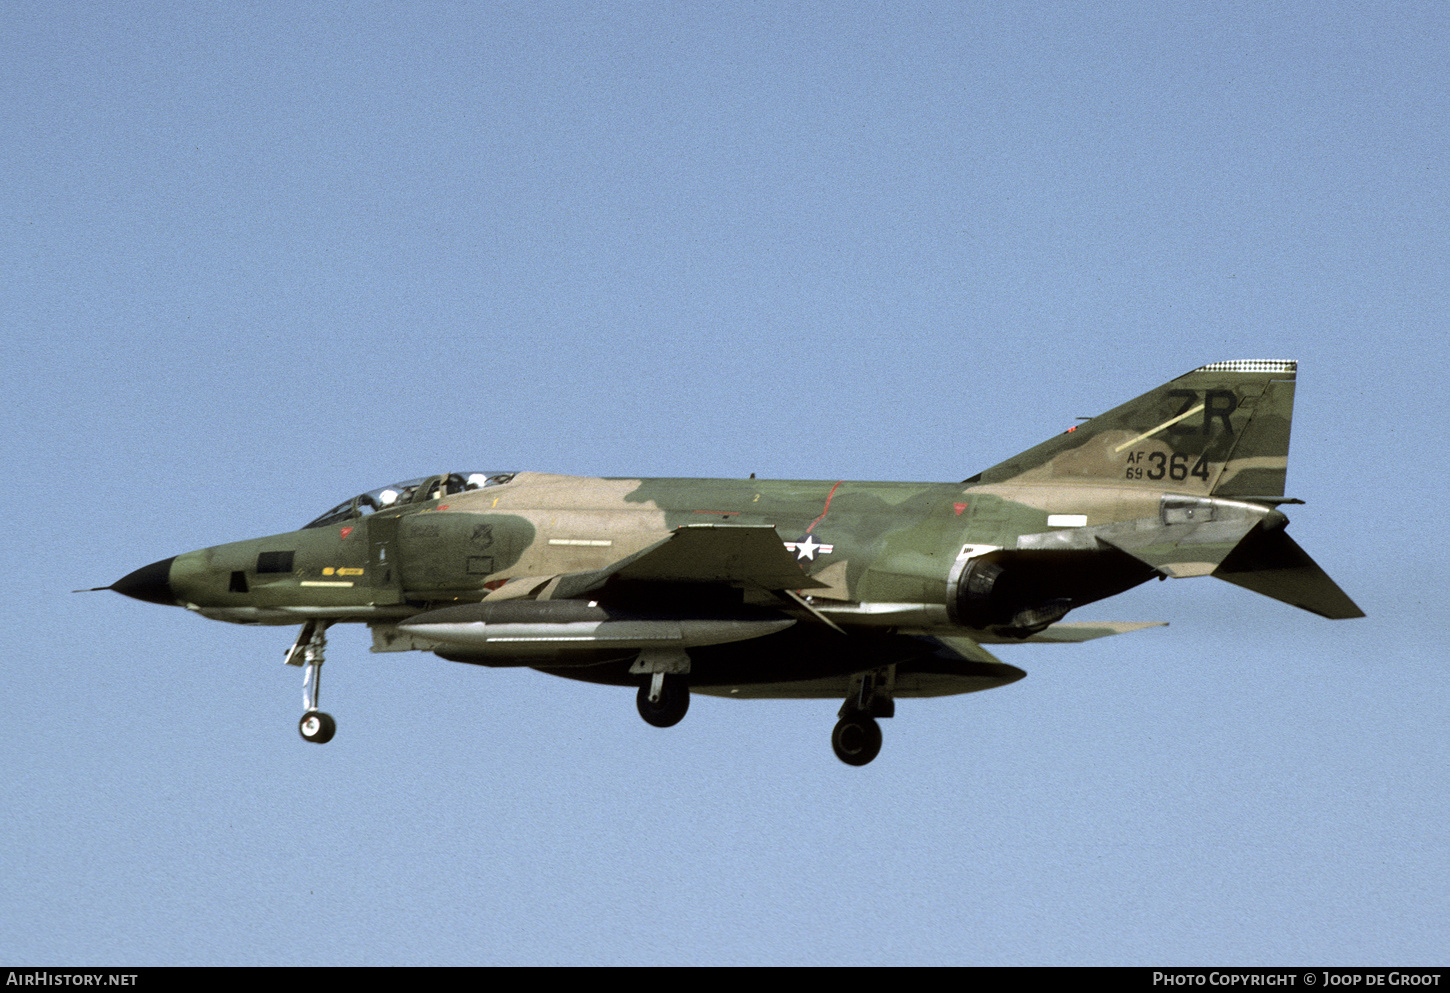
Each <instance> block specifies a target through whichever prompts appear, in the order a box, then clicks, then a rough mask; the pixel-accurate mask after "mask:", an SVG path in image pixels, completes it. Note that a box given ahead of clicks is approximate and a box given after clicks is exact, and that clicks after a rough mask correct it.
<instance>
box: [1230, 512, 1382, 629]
mask: <svg viewBox="0 0 1450 993" xmlns="http://www.w3.org/2000/svg"><path fill="white" fill-rule="evenodd" d="M1213 575H1215V576H1217V577H1218V578H1219V579H1222V580H1226V581H1227V582H1230V583H1233V584H1234V585H1235V586H1242V587H1244V588H1245V589H1249V590H1253V591H1254V592H1255V593H1262V594H1263V595H1264V596H1266V597H1272V598H1273V599H1275V600H1282V601H1283V602H1284V603H1287V604H1292V605H1293V606H1295V607H1299V608H1301V609H1303V610H1307V611H1309V612H1310V613H1313V614H1318V615H1319V616H1320V617H1328V618H1331V619H1333V620H1342V619H1345V618H1350V617H1363V616H1364V611H1362V610H1360V609H1359V607H1358V606H1356V605H1355V602H1354V601H1353V600H1351V599H1350V598H1349V597H1348V596H1347V595H1345V592H1344V591H1343V590H1341V589H1340V588H1339V587H1338V586H1337V585H1336V584H1335V582H1334V580H1332V579H1330V578H1329V575H1328V574H1327V573H1326V572H1325V571H1324V570H1323V569H1321V568H1319V565H1318V564H1317V563H1316V562H1315V561H1314V560H1313V559H1312V558H1310V557H1309V554H1308V553H1307V552H1305V551H1304V549H1302V548H1300V547H1299V546H1298V545H1297V544H1296V543H1295V541H1294V539H1293V538H1291V537H1289V536H1288V535H1287V534H1286V533H1285V532H1284V530H1283V529H1282V528H1276V529H1274V530H1272V531H1265V530H1264V529H1263V528H1256V529H1255V530H1253V531H1250V532H1249V534H1248V535H1247V536H1246V537H1245V538H1244V540H1243V541H1242V542H1240V543H1239V546H1238V547H1237V548H1235V549H1234V550H1233V552H1232V553H1231V554H1230V555H1229V556H1228V557H1227V558H1226V559H1224V560H1223V562H1221V563H1220V564H1219V566H1218V568H1217V569H1215V570H1214V571H1213Z"/></svg>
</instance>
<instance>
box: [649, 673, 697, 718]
mask: <svg viewBox="0 0 1450 993" xmlns="http://www.w3.org/2000/svg"><path fill="white" fill-rule="evenodd" d="M650 678H651V677H649V676H646V677H645V680H644V685H643V686H641V687H640V688H639V695H638V696H636V697H635V705H636V706H637V707H639V716H641V717H643V718H644V719H645V722H646V723H648V724H653V725H654V726H655V727H657V728H668V727H674V726H675V725H676V724H678V723H680V721H682V720H684V717H685V711H687V710H689V709H690V687H689V684H687V683H686V682H685V677H684V676H675V675H667V676H665V683H664V686H662V687H661V688H660V699H659V703H650V699H649V684H650Z"/></svg>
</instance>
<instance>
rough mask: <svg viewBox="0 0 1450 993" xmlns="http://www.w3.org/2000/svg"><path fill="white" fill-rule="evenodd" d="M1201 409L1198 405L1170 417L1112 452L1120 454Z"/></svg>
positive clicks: (1201, 406) (1200, 405)
mask: <svg viewBox="0 0 1450 993" xmlns="http://www.w3.org/2000/svg"><path fill="white" fill-rule="evenodd" d="M1202 409H1203V404H1199V405H1198V406H1197V407H1194V408H1193V409H1192V410H1185V411H1184V412H1183V413H1181V414H1179V415H1178V416H1177V417H1170V418H1169V419H1168V420H1166V421H1164V422H1163V423H1162V424H1160V425H1158V426H1157V427H1156V428H1151V429H1149V430H1147V431H1144V432H1143V433H1142V434H1140V435H1138V437H1136V438H1134V439H1132V440H1131V441H1125V442H1123V443H1122V444H1121V445H1119V446H1118V447H1117V448H1115V449H1113V451H1114V452H1115V453H1116V452H1121V451H1122V450H1123V449H1125V448H1131V447H1132V446H1133V445H1136V444H1137V443H1138V442H1140V441H1142V440H1143V439H1144V438H1151V437H1153V435H1155V434H1157V433H1158V432H1159V431H1162V430H1163V429H1164V428H1171V427H1172V426H1173V425H1175V424H1177V423H1178V422H1179V421H1181V420H1184V419H1186V418H1189V417H1192V416H1193V415H1194V414H1196V413H1198V412H1199V411H1201V410H1202Z"/></svg>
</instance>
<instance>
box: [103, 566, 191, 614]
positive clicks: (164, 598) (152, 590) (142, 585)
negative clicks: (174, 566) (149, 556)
mask: <svg viewBox="0 0 1450 993" xmlns="http://www.w3.org/2000/svg"><path fill="white" fill-rule="evenodd" d="M175 561H176V556H175V555H173V556H171V558H169V559H162V560H161V561H160V562H152V563H151V564H150V565H148V566H142V567H141V568H140V569H137V570H136V571H135V572H133V573H131V574H130V575H129V576H123V577H122V578H120V579H118V580H116V581H115V582H114V583H112V584H111V589H113V590H115V591H116V592H117V593H123V594H125V595H126V596H129V597H134V598H135V599H137V600H145V601H146V602H147V603H164V604H176V603H177V599H176V596H175V594H173V593H172V592H171V582H170V578H171V563H173V562H175Z"/></svg>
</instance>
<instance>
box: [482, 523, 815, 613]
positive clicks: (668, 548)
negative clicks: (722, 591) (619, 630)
mask: <svg viewBox="0 0 1450 993" xmlns="http://www.w3.org/2000/svg"><path fill="white" fill-rule="evenodd" d="M611 582H613V583H714V584H721V583H724V584H728V585H732V586H739V587H744V588H752V587H753V588H756V589H760V590H808V589H823V588H825V587H826V585H827V584H825V583H822V582H819V581H817V580H814V579H812V578H811V577H810V576H807V575H806V574H805V571H804V570H802V569H801V567H800V563H798V562H797V561H796V559H795V556H793V555H791V553H790V552H789V551H787V550H786V547H785V543H784V542H783V541H782V540H781V537H780V535H779V534H778V533H777V532H776V530H775V527H774V525H769V524H687V525H684V526H682V527H678V528H676V529H675V530H674V533H672V534H671V535H670V536H669V537H668V538H665V539H663V540H662V541H657V542H655V543H654V544H653V545H650V546H649V547H648V548H646V549H644V550H643V551H639V552H636V553H635V554H633V555H630V556H628V557H627V558H623V559H620V560H619V561H618V562H615V563H613V564H611V565H607V566H605V567H604V568H603V569H596V570H593V571H590V572H575V573H569V574H567V575H564V576H560V577H559V578H558V582H557V583H556V584H554V585H553V588H552V589H546V590H545V591H543V592H542V593H541V594H540V595H541V596H546V597H548V598H549V599H551V600H570V599H576V598H578V597H582V596H585V595H587V594H590V593H595V592H598V591H599V590H602V589H604V587H605V586H606V585H607V584H609V583H611ZM505 588H507V587H505Z"/></svg>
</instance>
